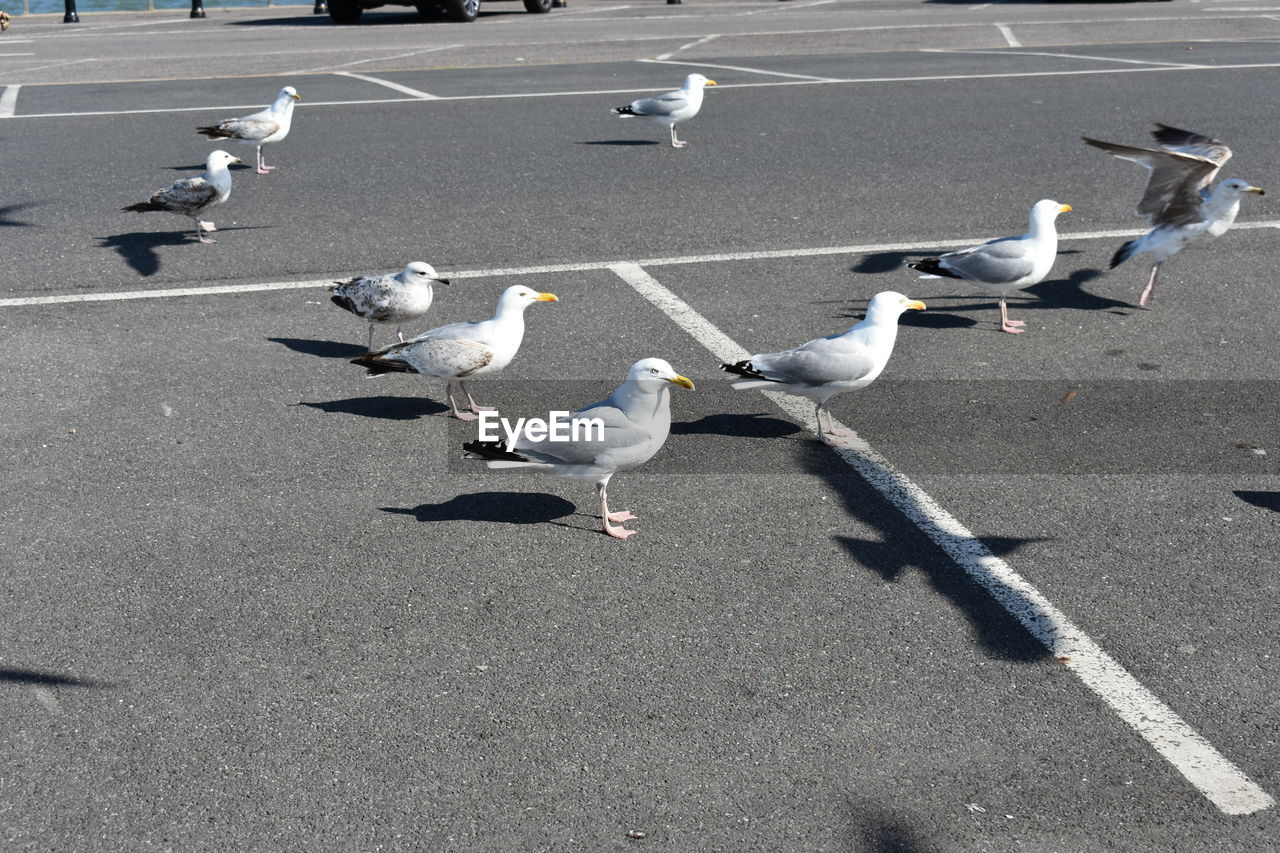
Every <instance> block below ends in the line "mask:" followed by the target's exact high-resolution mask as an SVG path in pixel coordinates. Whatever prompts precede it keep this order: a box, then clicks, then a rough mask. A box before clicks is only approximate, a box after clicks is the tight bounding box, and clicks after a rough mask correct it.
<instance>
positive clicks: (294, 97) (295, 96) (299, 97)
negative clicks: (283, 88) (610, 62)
mask: <svg viewBox="0 0 1280 853" xmlns="http://www.w3.org/2000/svg"><path fill="white" fill-rule="evenodd" d="M289 97H290V98H293V99H294V100H295V101H301V100H302V96H301V95H299V94H298V93H297V92H294V93H293V94H292V95H290V96H289Z"/></svg>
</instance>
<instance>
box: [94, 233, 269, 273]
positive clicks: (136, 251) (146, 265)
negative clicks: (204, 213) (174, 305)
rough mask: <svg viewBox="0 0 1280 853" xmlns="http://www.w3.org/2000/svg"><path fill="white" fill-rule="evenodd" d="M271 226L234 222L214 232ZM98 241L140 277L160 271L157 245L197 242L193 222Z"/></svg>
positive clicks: (118, 235)
mask: <svg viewBox="0 0 1280 853" xmlns="http://www.w3.org/2000/svg"><path fill="white" fill-rule="evenodd" d="M274 227H275V226H274V225H236V226H227V227H225V228H219V229H218V230H217V231H216V232H215V233H217V234H227V233H230V232H232V231H256V230H258V229H260V228H274ZM214 239H217V238H216V237H215V238H214ZM98 240H99V241H100V242H99V243H98V246H99V247H100V248H103V249H112V250H114V251H115V253H116V254H117V255H119V256H120V257H121V258H123V259H124V262H125V263H126V264H128V265H129V268H130V269H131V270H133V271H134V272H136V273H137V274H138V275H141V276H150V275H155V274H156V273H157V272H159V271H160V255H159V254H158V253H157V250H158V249H160V248H161V247H163V246H182V245H185V244H187V243H191V244H194V245H197V246H198V245H201V244H200V241H199V240H197V239H196V236H195V227H194V225H193V226H192V227H191V228H187V229H184V230H182V231H129V232H126V233H124V234H112V235H111V236H109V237H99V238H98Z"/></svg>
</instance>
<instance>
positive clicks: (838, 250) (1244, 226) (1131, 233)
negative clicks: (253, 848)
mask: <svg viewBox="0 0 1280 853" xmlns="http://www.w3.org/2000/svg"><path fill="white" fill-rule="evenodd" d="M1232 228H1233V229H1235V230H1241V231H1249V230H1252V229H1255V228H1276V229H1280V219H1265V220H1260V221H1256V222H1236V224H1235V225H1233V226H1232ZM1145 233H1146V230H1145V229H1141V228H1123V229H1115V230H1110V231H1078V232H1075V233H1064V234H1059V235H1058V242H1059V243H1065V242H1070V241H1072V240H1112V239H1117V238H1121V237H1125V238H1128V237H1137V236H1140V235H1142V234H1145ZM989 239H991V238H990V237H963V238H959V239H956V238H948V239H942V240H927V241H919V242H914V243H867V244H864V245H855V246H815V247H812V248H803V249H761V250H757V251H750V252H717V253H712V254H706V255H670V256H667V257H657V258H638V259H633V258H613V259H610V260H607V261H577V262H572V263H565V264H542V265H539V266H527V267H497V268H494V269H481V270H458V271H451V272H450V273H449V278H504V277H507V276H515V275H545V274H548V273H563V272H587V271H590V270H607V269H612V268H613V267H615V266H617V265H618V264H629V263H630V264H636V265H638V266H642V267H661V266H681V265H684V264H715V263H725V262H728V261H756V260H771V259H777V258H816V257H822V256H824V255H869V254H874V253H877V252H932V251H936V250H938V249H951V248H964V247H966V246H975V245H977V244H978V243H982V242H984V241H986V240H989ZM331 284H333V279H332V278H320V279H308V280H304V281H270V282H262V283H258V284H215V285H208V286H205V287H179V288H168V289H164V290H124V291H114V292H109V293H66V294H58V295H55V296H14V297H8V298H5V299H0V308H20V307H23V306H28V305H61V304H71V303H77V302H120V301H128V300H133V299H169V298H172V297H179V296H217V295H220V294H227V293H255V292H260V291H270V290H307V289H310V288H314V287H328V286H329V285H331Z"/></svg>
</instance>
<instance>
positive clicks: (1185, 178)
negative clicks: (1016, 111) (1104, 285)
mask: <svg viewBox="0 0 1280 853" xmlns="http://www.w3.org/2000/svg"><path fill="white" fill-rule="evenodd" d="M1151 135H1152V136H1154V137H1155V138H1156V142H1158V143H1160V147H1159V148H1138V147H1135V146H1132V145H1117V144H1116V143H1114V142H1102V141H1101V140H1098V139H1090V138H1089V137H1087V136H1082V137H1080V138H1081V139H1083V140H1084V141H1085V142H1087V143H1089V144H1090V145H1092V146H1093V147H1094V148H1101V149H1102V150H1103V151H1105V152H1107V153H1108V154H1111V155H1113V156H1116V157H1119V158H1120V159H1122V160H1131V161H1133V162H1134V163H1138V164H1140V165H1142V166H1145V167H1147V168H1148V169H1150V170H1151V177H1150V179H1149V180H1148V181H1147V191H1146V192H1145V193H1143V195H1142V200H1141V201H1140V202H1138V207H1137V208H1136V209H1135V210H1134V213H1136V214H1137V215H1138V216H1145V217H1147V222H1148V224H1150V225H1151V230H1150V231H1148V232H1147V233H1146V234H1143V235H1142V236H1141V237H1139V238H1138V239H1136V240H1130V241H1129V242H1128V243H1125V244H1124V245H1123V246H1121V247H1120V248H1119V249H1117V250H1116V253H1115V255H1114V256H1113V257H1112V258H1111V268H1112V269H1115V268H1116V267H1118V266H1120V265H1121V264H1122V263H1124V262H1125V261H1127V260H1129V258H1132V257H1133V256H1134V255H1140V254H1142V253H1143V252H1147V253H1149V254H1150V255H1151V258H1152V260H1153V261H1154V262H1155V263H1154V264H1153V265H1152V267H1151V278H1150V279H1148V280H1147V286H1146V288H1145V289H1144V290H1143V291H1142V296H1140V297H1139V298H1138V305H1139V306H1141V307H1143V308H1145V307H1147V302H1148V301H1149V300H1150V299H1151V297H1152V295H1153V294H1154V293H1155V289H1156V280H1157V279H1158V278H1159V276H1160V265H1161V264H1163V263H1164V262H1165V261H1166V260H1167V259H1168V258H1170V257H1172V256H1173V255H1176V254H1177V253H1178V252H1180V251H1182V250H1183V249H1185V248H1187V247H1188V246H1196V245H1199V244H1201V243H1207V242H1209V240H1211V239H1213V238H1214V237H1220V236H1222V235H1223V234H1225V233H1226V231H1227V229H1228V228H1230V227H1231V223H1233V222H1235V220H1236V214H1237V213H1239V212H1240V199H1241V198H1242V197H1243V196H1244V194H1245V193H1252V194H1254V195H1265V193H1264V192H1263V191H1262V190H1261V189H1260V188H1258V187H1255V186H1252V185H1250V184H1249V183H1248V182H1246V181H1242V180H1240V179H1239V178H1230V179H1228V180H1225V181H1223V182H1222V183H1220V184H1218V186H1217V187H1215V188H1214V189H1213V190H1212V191H1210V190H1209V182H1210V181H1212V180H1213V178H1214V176H1215V175H1216V174H1218V170H1219V169H1221V168H1222V165H1223V164H1224V163H1226V162H1227V161H1228V160H1230V159H1231V149H1230V148H1228V147H1227V146H1226V145H1224V144H1223V143H1221V142H1219V141H1218V140H1216V139H1210V138H1209V137H1207V136H1201V135H1200V134H1198V133H1193V132H1192V131H1189V130H1179V129H1178V128H1176V127H1169V125H1167V124H1160V123H1158V122H1157V124H1156V129H1155V130H1153V131H1152V132H1151Z"/></svg>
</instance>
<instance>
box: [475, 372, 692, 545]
mask: <svg viewBox="0 0 1280 853" xmlns="http://www.w3.org/2000/svg"><path fill="white" fill-rule="evenodd" d="M672 385H677V386H679V387H681V388H688V389H691V390H692V388H693V383H692V382H690V381H689V380H688V379H686V378H685V377H683V376H681V375H680V374H678V373H676V372H675V370H674V369H673V368H672V367H671V365H670V364H668V363H667V362H665V361H663V360H662V359H660V358H646V359H642V360H640V361H637V362H636V363H635V364H633V365H632V366H631V370H630V371H629V372H628V373H627V381H626V382H623V383H622V384H621V385H619V386H618V387H617V389H615V390H614V392H613V393H612V394H610V395H609V396H608V397H606V398H605V399H603V400H601V401H600V402H599V403H593V404H592V405H590V406H587V407H586V408H582V409H578V410H577V411H576V412H572V413H570V414H569V415H568V416H567V417H566V418H562V419H560V421H567V422H569V423H570V424H572V423H573V422H578V424H579V426H581V427H582V430H581V432H579V434H578V439H577V440H570V441H532V440H530V439H529V437H528V436H527V435H525V434H523V433H522V434H521V436H520V437H519V438H517V439H516V440H515V442H514V443H513V444H512V446H507V443H506V442H505V441H497V442H484V441H472V442H469V443H467V444H465V445H463V449H464V450H465V451H467V456H468V458H471V459H485V460H488V462H489V467H490V468H529V469H532V470H534V471H540V472H543V473H546V474H550V475H551V476H553V477H564V478H567V479H571V480H589V481H591V482H593V483H595V486H596V493H597V494H598V495H599V497H600V517H601V523H602V524H603V526H604V528H603V529H604V532H605V533H607V534H609V535H610V536H613V537H614V538H617V539H626V538H627V537H628V536H632V535H634V534H635V531H634V530H628V529H626V528H625V527H622V526H621V523H622V522H624V521H630V520H631V519H633V518H635V517H636V516H634V515H632V514H631V513H630V512H626V511H623V512H609V499H608V492H607V489H608V486H609V478H610V477H612V476H613V475H614V474H615V473H617V472H618V471H626V470H628V469H631V468H635V467H637V466H638V465H643V464H644V463H645V462H648V461H649V460H650V459H651V458H653V455H654V454H655V453H657V452H658V451H659V450H661V449H662V445H663V444H664V443H666V440H667V434H668V433H669V432H670V431H671V403H670V393H669V392H670V386H672ZM597 418H598V419H599V421H600V422H601V423H602V424H603V431H602V433H603V434H602V435H601V434H600V431H595V430H593V429H592V426H591V422H592V421H593V420H595V419H597ZM562 431H564V428H562ZM568 431H569V434H570V436H571V439H572V434H573V433H572V429H571V428H569V429H568ZM615 525H617V526H615Z"/></svg>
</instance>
